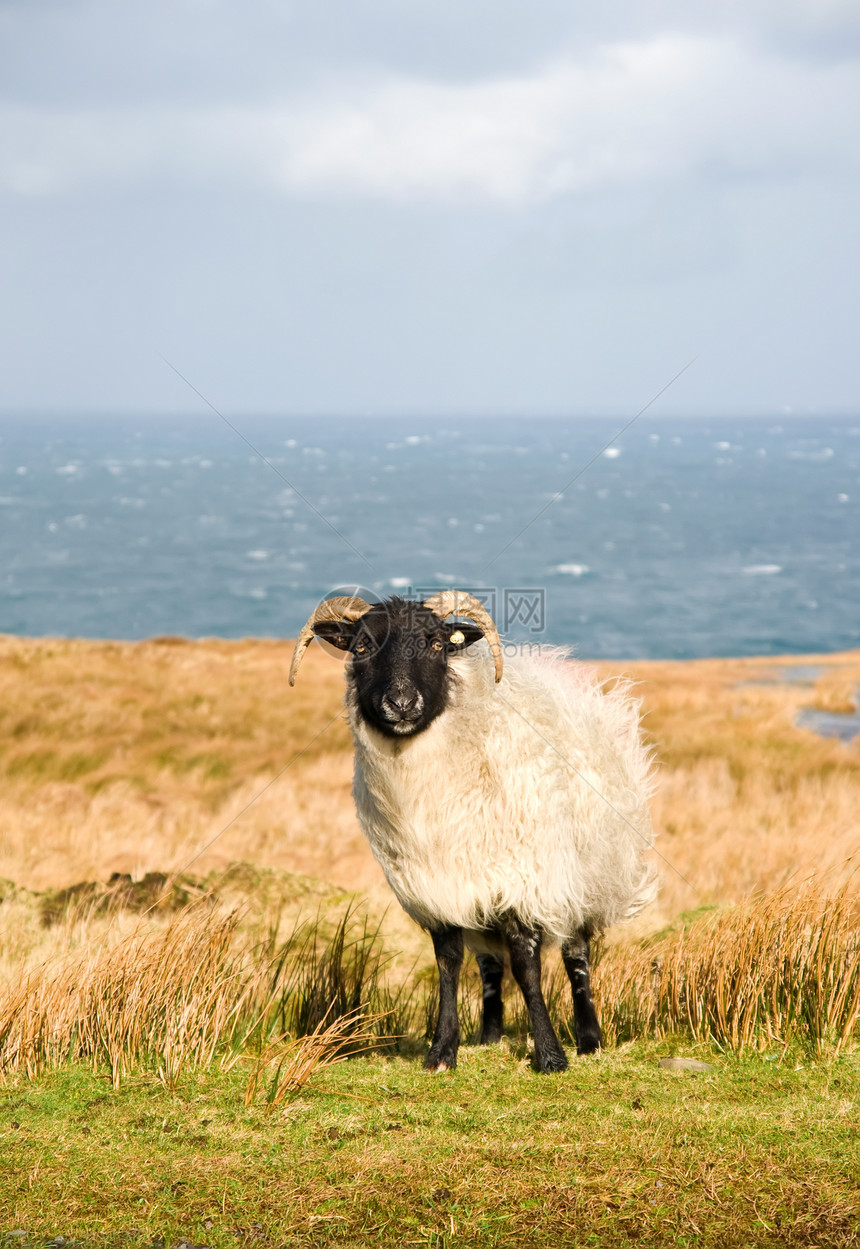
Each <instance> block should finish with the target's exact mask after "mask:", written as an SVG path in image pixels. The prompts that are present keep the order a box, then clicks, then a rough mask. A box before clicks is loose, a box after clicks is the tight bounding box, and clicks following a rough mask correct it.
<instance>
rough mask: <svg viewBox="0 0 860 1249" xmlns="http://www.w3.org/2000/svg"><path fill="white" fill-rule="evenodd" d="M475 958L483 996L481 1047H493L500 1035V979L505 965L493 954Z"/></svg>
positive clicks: (480, 955) (501, 1008) (501, 1007)
mask: <svg viewBox="0 0 860 1249" xmlns="http://www.w3.org/2000/svg"><path fill="white" fill-rule="evenodd" d="M477 957H478V966H479V968H480V969H481V984H482V985H483V996H484V1014H483V1022H482V1024H481V1045H494V1044H495V1043H496V1041H498V1040H500V1039H501V1035H502V1010H503V1006H502V977H503V976H504V974H505V965H504V963H503V962H502V960H501V959H498V958H496V956H495V954H479V955H478V956H477Z"/></svg>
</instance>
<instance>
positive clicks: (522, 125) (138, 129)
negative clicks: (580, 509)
mask: <svg viewBox="0 0 860 1249" xmlns="http://www.w3.org/2000/svg"><path fill="white" fill-rule="evenodd" d="M858 221H860V5H858V4H857V3H856V0H720V3H719V4H704V3H696V2H694V3H690V0H684V2H683V3H682V2H681V0H604V2H603V3H602V4H600V5H583V4H580V3H570V2H562V0H529V3H527V4H526V3H524V2H523V0H434V2H433V3H432V4H428V3H426V0H421V3H418V2H416V0H301V2H292V0H245V2H244V3H243V4H241V5H239V4H236V3H235V2H232V3H228V2H227V0H147V3H146V4H137V3H132V2H131V0H0V318H2V320H0V414H2V413H4V412H5V413H25V414H26V413H27V412H33V411H52V412H58V413H66V412H68V413H70V414H72V413H86V412H97V413H112V414H117V413H125V412H128V413H135V414H138V413H147V412H151V413H154V414H155V413H161V414H167V413H171V412H180V411H182V412H185V411H187V412H193V411H199V410H200V409H201V405H202V404H203V399H201V397H200V396H203V397H204V398H205V400H207V401H208V402H209V403H211V404H213V405H214V406H215V407H217V408H218V410H219V411H221V412H223V413H225V414H229V415H230V416H235V415H238V414H241V413H280V414H312V415H319V416H320V417H324V416H325V415H327V414H347V415H355V416H357V417H361V416H369V415H373V414H377V413H379V414H386V415H387V414H398V413H403V414H405V415H414V414H422V415H424V414H427V415H433V414H440V415H445V416H447V415H451V414H464V415H466V414H473V413H474V414H482V415H486V414H492V413H497V412H503V413H510V414H523V415H525V416H528V415H529V414H556V413H558V414H561V413H564V414H575V413H607V414H610V413H611V414H616V415H620V416H628V415H629V416H632V415H633V414H634V413H635V412H636V411H638V410H639V409H640V408H642V407H643V406H644V405H645V404H647V403H649V402H650V401H651V400H652V399H653V400H654V407H653V411H654V412H665V413H667V414H669V413H671V414H678V413H693V414H695V413H731V414H738V415H742V414H747V413H750V414H764V413H778V414H780V415H782V414H784V413H789V412H797V413H803V414H808V413H813V414H814V413H822V414H825V413H826V414H830V413H838V412H850V413H856V412H857V411H858V410H860V364H858V358H860V352H858V350H857V342H858V327H860V316H858V313H860V281H858V272H860V230H858V226H857V222H858ZM691 361H692V363H691ZM688 365H689V367H686V368H685V366H688ZM682 370H685V371H684V372H683V373H682V374H681V376H679V377H678V376H677V375H678V374H679V373H681V371H682ZM177 371H178V374H181V375H182V376H181V377H180V376H178V375H177ZM676 377H677V380H675V381H674V382H673V381H672V379H673V378H676ZM183 378H184V379H186V380H183ZM669 383H672V384H671V385H670V384H669ZM192 387H193V388H194V389H192ZM667 387H668V388H667ZM664 388H667V389H664ZM195 391H197V392H199V395H198V394H197V393H195ZM660 391H663V393H662V394H660V395H659V398H655V396H657V395H658V393H659V392H660Z"/></svg>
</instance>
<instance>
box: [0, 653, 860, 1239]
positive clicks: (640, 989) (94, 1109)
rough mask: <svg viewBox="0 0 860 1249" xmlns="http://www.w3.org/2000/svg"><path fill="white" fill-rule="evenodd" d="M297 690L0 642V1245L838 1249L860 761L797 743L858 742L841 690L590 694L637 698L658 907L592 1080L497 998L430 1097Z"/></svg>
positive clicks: (720, 671) (331, 710)
mask: <svg viewBox="0 0 860 1249" xmlns="http://www.w3.org/2000/svg"><path fill="white" fill-rule="evenodd" d="M290 653H291V646H290V645H289V644H288V643H283V642H274V641H273V642H269V641H243V642H235V643H231V642H221V641H207V642H199V643H188V642H185V641H183V640H182V639H176V638H163V639H156V640H152V641H149V642H145V643H138V644H124V643H99V642H81V641H48V640H38V641H31V640H26V639H14V638H3V639H0V716H2V732H0V770H2V776H3V788H2V792H0V1070H2V1073H3V1074H2V1083H0V1160H2V1161H0V1238H2V1235H3V1234H7V1235H9V1236H11V1237H12V1240H11V1243H14V1244H18V1245H21V1244H24V1243H29V1242H34V1243H35V1242H39V1241H44V1240H47V1239H51V1238H53V1237H57V1236H64V1237H66V1238H67V1240H68V1239H77V1240H78V1241H80V1242H83V1243H86V1244H100V1245H108V1244H110V1245H113V1244H117V1245H118V1244H120V1243H122V1244H127V1245H137V1244H140V1245H153V1244H161V1243H164V1244H166V1245H168V1246H173V1245H176V1244H179V1242H180V1241H182V1240H186V1241H187V1242H188V1243H190V1244H197V1245H212V1246H222V1245H228V1244H229V1245H235V1244H237V1243H243V1242H244V1241H246V1240H247V1241H250V1240H259V1241H260V1243H261V1244H267V1243H268V1244H309V1245H316V1244H329V1243H330V1244H338V1245H358V1244H367V1243H374V1244H375V1243H379V1244H385V1245H400V1244H418V1245H428V1246H435V1247H436V1249H440V1247H441V1246H443V1245H445V1246H454V1245H458V1244H463V1245H481V1246H483V1245H487V1246H490V1245H499V1246H511V1247H513V1246H526V1245H528V1246H531V1245H535V1246H537V1245H546V1246H552V1245H560V1244H564V1245H578V1244H583V1245H585V1244H594V1245H602V1244H606V1245H615V1244H618V1243H626V1241H628V1240H636V1241H638V1243H642V1244H655V1245H656V1244H666V1243H669V1244H693V1243H695V1244H704V1245H710V1244H713V1245H735V1244H736V1245H759V1244H761V1245H771V1244H773V1245H777V1244H797V1245H813V1244H814V1245H834V1246H835V1245H840V1246H841V1245H849V1244H854V1243H856V1242H857V1240H858V1235H860V1233H858V1227H860V1196H858V1192H860V1145H858V1141H857V1134H856V1131H855V1130H854V1124H855V1123H856V1116H857V1108H858V1104H860V1096H858V1083H857V1080H858V1075H860V1071H858V1055H857V1048H856V1041H857V1031H858V1013H860V958H858V944H857V918H858V905H857V892H856V890H855V887H854V876H853V863H852V856H855V855H856V853H857V850H858V847H860V817H858V814H857V812H858V810H860V746H858V742H857V741H856V740H855V742H854V743H853V744H851V745H845V744H842V743H840V742H839V741H837V740H835V739H825V738H819V737H817V736H816V735H814V734H813V733H811V732H809V731H807V730H804V729H801V728H798V727H797V726H796V723H795V720H796V716H797V713H798V711H799V709H800V708H801V707H817V708H820V709H823V710H830V711H835V712H838V711H844V710H849V709H850V708H851V707H852V705H853V702H854V698H855V696H856V690H857V688H858V686H860V655H858V654H856V653H855V654H850V655H831V656H821V657H804V658H802V659H800V658H798V659H781V660H775V659H767V660H764V659H757V660H709V661H698V662H689V663H683V664H682V663H630V664H625V665H624V666H623V668H622V667H617V668H609V667H607V668H605V669H604V672H603V675H604V676H606V677H607V678H609V679H611V678H612V677H614V676H616V675H618V674H620V673H621V672H623V673H624V674H626V675H628V676H630V677H632V678H633V679H634V680H635V681H636V682H637V683H638V686H639V689H638V692H639V695H640V697H641V699H642V702H643V711H644V714H645V720H644V723H645V728H646V732H647V734H648V737H649V739H650V740H651V742H652V743H653V746H654V751H655V756H656V760H657V764H658V773H659V788H658V793H657V796H656V798H655V801H654V808H653V812H654V823H655V829H656V832H657V834H658V837H657V842H656V849H655V851H653V852H652V853H653V854H654V856H655V862H656V864H657V866H658V868H659V870H660V873H661V876H662V881H663V884H662V890H661V894H660V897H659V900H658V902H657V904H656V905H655V906H654V907H653V908H651V909H650V910H649V911H648V912H647V913H646V914H644V915H643V916H642V917H640V919H639V920H637V921H636V924H635V926H631V927H630V928H628V929H623V930H619V931H617V932H614V933H611V934H609V939H608V941H607V943H606V945H605V947H604V949H603V950H602V951H601V955H600V960H599V965H598V967H597V970H596V974H595V987H596V996H597V998H598V1001H599V1006H600V1011H601V1015H602V1018H603V1022H604V1028H605V1032H606V1039H607V1048H606V1049H605V1050H604V1052H603V1054H602V1055H601V1057H600V1058H599V1059H598V1060H582V1061H579V1062H574V1063H573V1065H572V1069H571V1071H570V1072H569V1073H568V1074H567V1075H565V1076H562V1077H557V1078H549V1077H540V1076H538V1075H536V1074H535V1073H534V1072H533V1071H532V1070H531V1068H530V1065H529V1062H528V1036H527V1028H526V1026H525V1020H524V1018H523V1016H522V1012H521V1011H518V1010H517V1009H516V1001H515V998H514V996H513V995H512V994H509V995H508V998H509V1005H510V1028H509V1036H508V1037H507V1038H506V1040H505V1042H504V1043H503V1045H502V1046H501V1047H499V1048H498V1049H496V1048H494V1049H492V1050H491V1051H486V1050H481V1049H478V1048H473V1047H466V1048H465V1049H464V1050H463V1051H462V1058H461V1063H460V1066H459V1068H458V1070H457V1072H456V1073H451V1074H449V1075H447V1076H445V1077H441V1078H435V1079H432V1078H430V1077H426V1076H424V1075H423V1073H422V1072H421V1071H420V1063H419V1061H418V1059H419V1058H420V1053H421V1051H422V1047H423V1044H424V1031H425V1028H426V1022H427V1017H428V1014H430V1013H432V969H431V966H430V961H429V959H428V949H427V947H428V946H429V942H428V941H427V939H426V937H424V936H423V935H422V934H421V933H420V932H418V931H417V930H416V929H414V928H413V927H412V926H411V925H410V923H409V922H408V921H407V920H406V919H405V918H404V917H403V916H402V915H401V914H400V913H399V911H397V909H396V908H395V907H392V906H390V896H389V894H388V890H387V886H386V885H385V882H384V880H383V879H382V876H381V873H380V871H379V869H378V868H377V866H376V864H375V862H374V861H373V859H372V858H371V856H370V854H369V852H368V850H367V848H366V846H365V843H364V841H363V839H362V837H361V834H360V832H359V829H358V826H357V824H356V821H355V816H354V813H353V810H352V804H351V798H350V792H349V791H350V780H351V755H350V749H349V741H348V733H347V730H346V726H345V724H344V721H343V716H342V712H341V710H340V705H339V700H340V695H341V673H340V668H339V665H338V663H337V662H336V661H335V660H333V659H331V658H329V657H327V656H324V655H323V654H322V653H320V652H318V651H317V650H316V649H313V648H312V650H311V652H310V653H309V654H308V656H307V658H306V661H305V667H304V669H303V672H302V678H301V679H300V681H299V683H298V684H297V686H296V688H295V689H294V690H290V689H289V686H288V683H287V671H288V668H289V658H290ZM345 914H346V915H347V918H346V921H345V924H344V926H343V927H342V928H341V929H340V930H338V923H339V921H340V920H341V918H342V917H343V916H344V915H345ZM303 924H304V926H302V925H303ZM339 931H340V936H341V938H342V948H341V947H338V946H337V942H338V933H339ZM333 943H334V947H337V948H336V949H335V954H334V955H333V954H332V949H333ZM335 955H336V956H335ZM546 981H547V986H548V992H549V996H550V999H551V1006H552V1010H553V1013H554V1014H555V1016H556V1019H557V1021H558V1024H559V1026H560V1028H561V1029H562V1031H563V1030H564V1028H565V1025H566V1022H567V997H566V994H565V993H564V990H563V984H562V980H561V978H560V977H559V969H558V967H557V966H556V964H555V962H554V961H553V959H552V958H550V959H549V960H548V966H547V972H546ZM338 995H339V998H338V1005H337V1008H336V1009H334V1010H333V1011H332V1012H330V1013H329V1015H328V1016H326V1015H325V1009H326V1005H327V1002H328V1001H329V1000H330V999H331V997H332V996H336V997H337V996H338ZM356 1003H358V1004H360V1005H361V1006H362V1007H363V1018H362V1020H361V1021H357V1019H356V1018H355V1016H350V1014H349V1010H350V1007H351V1006H354V1005H356ZM385 1012H388V1013H387V1014H385ZM462 1015H463V1018H464V1020H465V1023H466V1029H467V1031H468V1029H469V1027H470V1026H471V1025H472V1024H473V1022H474V1020H475V1018H476V1016H477V996H476V986H475V980H474V976H473V975H470V976H468V977H467V978H466V983H465V985H464V992H463V1004H462ZM338 1019H340V1026H341V1029H342V1030H341V1034H340V1036H339V1039H338V1038H335V1040H334V1041H331V1038H329V1040H330V1042H331V1043H329V1044H328V1045H327V1044H326V1043H325V1042H323V1043H318V1042H319V1033H320V1031H322V1030H323V1029H325V1028H326V1027H329V1026H337V1021H338ZM344 1021H345V1023H344ZM314 1028H316V1029H317V1044H316V1048H314V1039H313V1038H311V1041H310V1042H307V1041H305V1042H302V1041H301V1039H300V1038H301V1036H302V1034H306V1033H308V1032H313V1030H314ZM344 1029H345V1031H344ZM362 1033H364V1034H367V1039H366V1041H365V1042H364V1044H365V1045H368V1046H369V1045H371V1044H373V1045H375V1048H374V1049H373V1050H372V1051H371V1052H367V1053H365V1054H364V1055H360V1056H357V1057H352V1058H350V1059H349V1061H346V1062H340V1063H337V1064H335V1065H333V1066H326V1065H325V1060H326V1058H331V1057H342V1056H343V1051H342V1045H343V1043H344V1038H346V1042H347V1044H349V1045H351V1046H352V1048H353V1049H357V1048H361V1036H362ZM569 1039H570V1038H569V1034H568V1035H567V1037H566V1040H568V1041H569ZM337 1044H340V1045H341V1050H340V1052H338V1049H337ZM672 1055H677V1056H682V1057H687V1058H695V1059H699V1060H704V1061H705V1062H706V1063H707V1064H708V1067H707V1068H705V1069H702V1070H690V1069H678V1070H674V1069H670V1068H667V1067H661V1066H660V1065H659V1060H660V1059H661V1058H667V1057H670V1056H672ZM321 1060H322V1061H321ZM0 1243H2V1240H0Z"/></svg>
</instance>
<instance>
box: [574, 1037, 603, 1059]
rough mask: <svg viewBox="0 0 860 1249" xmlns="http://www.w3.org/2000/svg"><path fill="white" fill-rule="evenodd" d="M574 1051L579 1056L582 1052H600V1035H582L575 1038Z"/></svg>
mask: <svg viewBox="0 0 860 1249" xmlns="http://www.w3.org/2000/svg"><path fill="white" fill-rule="evenodd" d="M576 1052H577V1054H579V1055H580V1056H582V1055H583V1054H599V1053H600V1035H599V1034H598V1035H597V1036H595V1035H594V1034H593V1033H592V1035H591V1036H587V1035H586V1036H584V1037H582V1038H580V1037H577V1039H576Z"/></svg>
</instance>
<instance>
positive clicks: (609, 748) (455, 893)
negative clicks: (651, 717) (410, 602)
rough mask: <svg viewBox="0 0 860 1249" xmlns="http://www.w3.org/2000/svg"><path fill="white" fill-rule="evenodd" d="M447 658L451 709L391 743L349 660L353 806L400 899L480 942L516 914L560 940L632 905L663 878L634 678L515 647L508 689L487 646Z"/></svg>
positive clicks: (425, 917) (417, 915) (415, 913)
mask: <svg viewBox="0 0 860 1249" xmlns="http://www.w3.org/2000/svg"><path fill="white" fill-rule="evenodd" d="M506 649H507V648H506ZM450 664H451V670H452V672H453V674H454V676H455V678H456V679H455V682H454V690H453V693H452V697H451V700H450V703H449V706H448V707H447V708H446V710H445V711H444V712H442V714H441V715H440V716H438V717H437V718H436V720H434V721H433V723H432V724H431V725H430V726H429V728H427V729H425V730H424V731H423V732H422V733H419V734H417V735H416V736H415V737H405V738H397V739H392V738H388V737H385V736H383V735H382V734H381V733H378V732H377V731H376V730H375V729H373V728H371V727H370V726H369V725H368V724H367V723H366V722H365V720H364V719H363V718H362V717H361V715H360V714H359V713H358V709H357V702H356V698H355V692H354V688H353V686H352V684H351V682H350V679H349V675H350V669H349V664H348V665H347V672H346V675H347V694H346V706H347V710H348V712H349V721H350V726H351V728H352V733H353V738H354V741H355V782H354V787H353V793H354V796H355V803H356V808H357V811H358V818H359V821H360V823H361V826H362V828H363V830H364V833H365V835H366V836H367V839H368V841H369V842H370V847H371V849H372V851H373V853H374V855H375V856H376V858H377V859H378V861H379V863H380V864H381V866H382V869H383V871H384V872H385V875H386V877H387V879H388V883H389V884H390V885H391V888H392V889H393V890H394V893H395V895H396V897H397V899H398V901H399V902H400V905H401V906H402V907H403V908H404V910H405V911H407V912H408V914H409V915H411V916H412V917H413V919H415V920H417V922H418V923H419V924H421V925H422V926H424V927H434V926H437V925H439V924H440V923H441V924H454V925H457V926H459V927H462V928H464V929H466V930H467V933H466V937H467V941H468V942H469V944H470V945H472V946H473V947H478V948H481V947H482V946H486V944H487V943H486V941H484V940H482V939H481V935H480V930H482V929H487V928H492V927H493V925H494V924H495V923H496V922H497V921H498V920H499V919H500V917H501V916H503V915H504V913H505V912H506V911H513V912H514V913H515V914H516V915H517V916H518V918H519V919H520V920H521V921H522V922H524V923H526V924H529V925H531V926H534V927H536V928H540V929H542V930H543V931H544V932H545V933H546V935H547V936H548V937H550V938H555V939H559V940H563V939H564V938H565V937H570V936H573V935H574V934H576V933H577V932H578V931H579V930H580V929H582V928H583V927H586V928H590V929H592V930H593V931H594V932H599V931H602V930H603V929H604V928H606V927H608V926H609V925H610V924H614V923H617V922H618V921H620V920H624V919H629V918H630V917H632V916H633V915H635V914H636V913H637V912H638V911H639V910H641V908H642V907H643V906H645V905H646V904H647V903H648V902H650V901H651V899H652V897H653V896H654V894H655V892H656V881H655V879H654V876H653V873H651V872H650V871H649V869H648V868H647V867H646V866H645V864H644V863H643V860H642V852H643V851H644V849H645V848H646V846H647V845H650V844H651V841H652V836H653V835H652V832H651V824H650V819H649V814H648V799H649V797H650V795H651V791H652V773H651V761H650V757H649V754H648V751H647V750H646V748H645V747H644V746H643V744H642V741H641V737H640V733H639V704H638V702H637V701H635V700H634V699H632V698H631V697H630V692H629V686H624V685H622V686H620V687H619V686H616V687H615V688H614V689H612V690H608V691H607V690H605V689H603V688H602V687H601V685H600V684H599V683H598V681H597V680H596V678H595V676H594V673H593V672H592V671H591V669H589V668H588V667H586V666H585V665H583V664H581V663H578V662H576V661H571V660H569V658H568V654H567V652H565V651H563V650H556V649H543V650H542V651H540V652H539V653H537V654H535V653H529V651H528V650H527V649H526V648H523V649H522V650H520V651H518V652H517V653H515V654H510V653H509V652H508V653H506V655H505V668H504V676H503V678H502V681H501V683H500V684H499V685H496V684H495V683H494V673H493V661H492V656H491V654H490V650H489V647H488V646H487V645H486V643H483V642H481V643H477V644H476V645H474V646H471V647H470V648H469V650H468V651H467V652H463V653H462V654H461V655H459V656H456V657H454V658H452V659H451V661H450ZM492 944H493V943H492V942H490V945H491V946H492Z"/></svg>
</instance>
